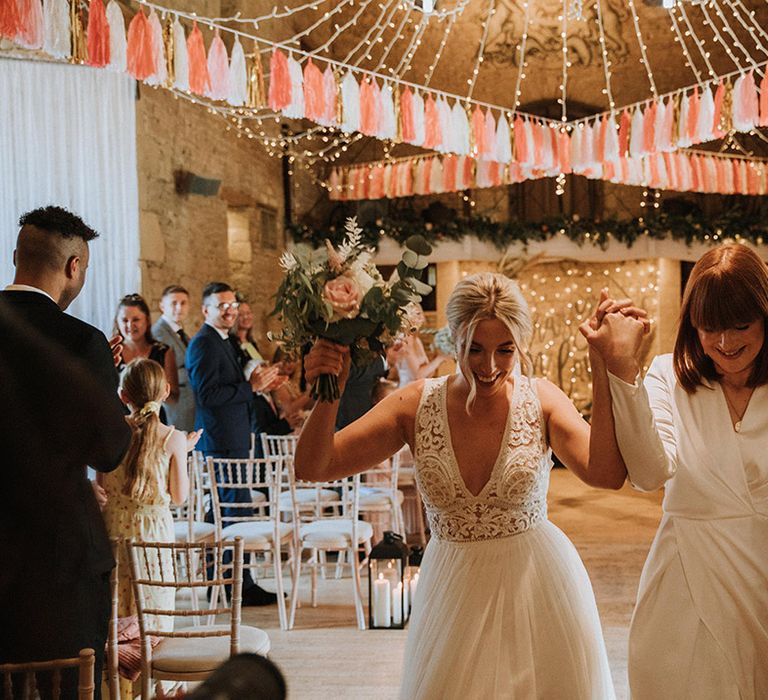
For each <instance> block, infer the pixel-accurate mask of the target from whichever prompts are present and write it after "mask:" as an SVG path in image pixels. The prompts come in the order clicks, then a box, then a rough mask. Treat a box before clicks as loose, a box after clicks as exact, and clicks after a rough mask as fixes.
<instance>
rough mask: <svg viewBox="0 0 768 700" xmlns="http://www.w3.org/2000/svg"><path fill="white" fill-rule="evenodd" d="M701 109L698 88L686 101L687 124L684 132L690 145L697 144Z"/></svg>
mask: <svg viewBox="0 0 768 700" xmlns="http://www.w3.org/2000/svg"><path fill="white" fill-rule="evenodd" d="M700 109H701V101H700V98H699V88H696V89H695V90H694V91H693V95H691V99H690V100H689V101H688V124H687V126H686V130H687V132H688V140H689V141H690V143H691V144H694V143H699V129H698V126H699V110H700Z"/></svg>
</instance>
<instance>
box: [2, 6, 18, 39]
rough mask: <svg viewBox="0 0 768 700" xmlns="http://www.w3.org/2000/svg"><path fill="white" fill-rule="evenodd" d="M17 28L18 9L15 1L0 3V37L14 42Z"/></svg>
mask: <svg viewBox="0 0 768 700" xmlns="http://www.w3.org/2000/svg"><path fill="white" fill-rule="evenodd" d="M19 26H20V22H19V8H18V6H17V5H16V0H2V1H0V37H2V38H4V39H9V40H10V41H15V40H16V34H18V32H19Z"/></svg>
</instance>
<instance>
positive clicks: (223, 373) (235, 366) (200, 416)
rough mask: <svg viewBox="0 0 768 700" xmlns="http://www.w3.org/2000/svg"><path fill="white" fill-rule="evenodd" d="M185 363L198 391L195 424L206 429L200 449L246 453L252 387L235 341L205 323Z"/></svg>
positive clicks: (195, 390)
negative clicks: (241, 364) (222, 335)
mask: <svg viewBox="0 0 768 700" xmlns="http://www.w3.org/2000/svg"><path fill="white" fill-rule="evenodd" d="M186 366H187V373H188V375H189V383H190V384H191V385H192V390H193V391H194V393H195V428H202V429H203V436H202V438H201V439H200V442H199V443H198V444H199V445H200V449H201V450H202V451H203V452H206V453H210V452H240V453H243V454H245V453H247V452H248V449H249V448H250V440H251V437H250V416H249V406H250V403H251V400H252V399H253V390H252V389H251V385H250V382H248V381H246V379H245V377H244V376H243V370H242V369H241V367H240V363H239V362H238V358H237V355H236V353H235V349H234V347H233V346H232V344H231V343H230V342H229V340H224V339H222V337H221V336H220V335H219V334H218V332H217V331H216V329H215V328H212V327H211V326H209V325H208V324H207V323H204V324H203V327H202V328H201V329H200V330H199V331H198V332H197V334H196V335H195V337H194V338H192V340H191V341H190V343H189V347H188V348H187V359H186Z"/></svg>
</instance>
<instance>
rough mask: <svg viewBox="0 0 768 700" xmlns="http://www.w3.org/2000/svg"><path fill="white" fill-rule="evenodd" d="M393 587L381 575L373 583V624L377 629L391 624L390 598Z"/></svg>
mask: <svg viewBox="0 0 768 700" xmlns="http://www.w3.org/2000/svg"><path fill="white" fill-rule="evenodd" d="M390 591H391V587H390V585H389V581H388V580H387V579H385V578H384V575H383V574H379V578H378V579H377V580H376V581H374V582H373V624H374V626H375V627H389V626H390V625H391V624H392V622H391V615H390V598H391V593H390Z"/></svg>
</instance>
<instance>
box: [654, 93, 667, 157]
mask: <svg viewBox="0 0 768 700" xmlns="http://www.w3.org/2000/svg"><path fill="white" fill-rule="evenodd" d="M667 109H671V107H667V104H666V103H665V102H664V100H659V101H658V102H657V103H656V118H655V119H654V120H653V150H654V151H655V152H656V153H663V152H664V151H666V150H667V149H666V148H665V147H664V120H665V118H666V116H667Z"/></svg>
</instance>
